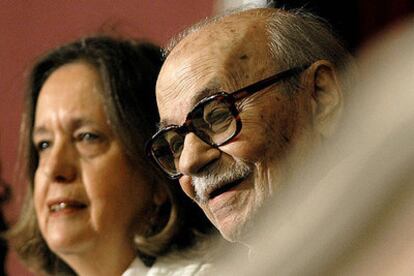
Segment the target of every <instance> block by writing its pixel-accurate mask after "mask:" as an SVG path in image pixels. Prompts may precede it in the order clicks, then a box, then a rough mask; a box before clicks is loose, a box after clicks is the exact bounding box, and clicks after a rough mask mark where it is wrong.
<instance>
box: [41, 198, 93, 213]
mask: <svg viewBox="0 0 414 276" xmlns="http://www.w3.org/2000/svg"><path fill="white" fill-rule="evenodd" d="M48 207H49V211H50V212H52V213H56V212H60V211H63V210H67V209H83V208H86V207H87V205H86V204H85V203H82V202H80V201H77V200H68V199H61V200H54V201H52V202H50V203H49V204H48Z"/></svg>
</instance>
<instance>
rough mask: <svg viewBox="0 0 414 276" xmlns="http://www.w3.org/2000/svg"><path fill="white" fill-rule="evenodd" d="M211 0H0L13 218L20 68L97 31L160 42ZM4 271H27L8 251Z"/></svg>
mask: <svg viewBox="0 0 414 276" xmlns="http://www.w3.org/2000/svg"><path fill="white" fill-rule="evenodd" d="M213 2H214V0H197V1H193V0H175V1H173V0H135V1H133V0H130V1H128V0H121V1H119V0H117V1H113V0H77V1H73V0H59V1H56V0H41V1H25V0H1V1H0V34H1V38H0V161H1V162H0V163H1V164H2V177H3V178H4V179H5V180H6V181H8V182H9V183H11V184H12V189H13V193H14V198H13V200H12V201H11V202H10V203H9V204H8V205H7V206H6V209H5V210H4V211H5V214H6V216H7V219H8V220H9V222H10V223H11V222H13V221H14V220H15V219H16V216H17V213H18V211H19V206H20V204H21V196H22V190H23V189H22V187H20V186H19V185H18V184H17V183H13V175H14V166H15V162H16V155H17V144H18V132H19V120H20V114H21V110H22V106H21V103H22V100H23V99H22V98H23V88H24V83H25V72H27V70H28V69H29V68H30V65H31V64H32V62H33V60H34V59H35V58H36V57H37V56H39V55H40V54H42V53H43V52H45V51H46V50H48V49H50V48H53V47H55V46H57V45H59V44H62V43H63V42H67V41H70V40H73V39H76V38H78V37H80V36H84V35H88V34H93V33H95V32H97V31H98V30H101V29H104V30H107V29H110V28H112V27H115V29H116V30H117V31H118V32H121V33H123V34H128V35H132V36H134V37H144V38H148V39H150V40H152V41H153V42H157V43H161V44H164V43H165V42H166V41H167V40H168V39H169V38H170V37H171V36H172V35H173V34H175V33H177V32H178V31H180V30H181V29H182V28H183V27H185V26H187V25H190V24H191V23H194V22H196V21H198V20H199V19H201V18H204V17H206V16H209V15H211V14H212V11H213ZM7 266H8V274H9V275H11V276H14V275H31V274H29V273H28V272H27V271H26V270H25V269H24V268H23V267H22V266H21V265H20V263H19V262H18V260H17V258H16V256H15V254H14V253H13V252H11V254H10V255H9V257H8V261H7Z"/></svg>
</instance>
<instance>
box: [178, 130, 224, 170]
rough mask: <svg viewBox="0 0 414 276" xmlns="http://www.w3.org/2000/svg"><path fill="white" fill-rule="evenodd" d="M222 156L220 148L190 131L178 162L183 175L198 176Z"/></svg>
mask: <svg viewBox="0 0 414 276" xmlns="http://www.w3.org/2000/svg"><path fill="white" fill-rule="evenodd" d="M219 157H220V150H219V149H217V148H215V147H212V146H210V145H208V144H206V143H205V142H203V141H202V140H201V139H200V138H198V137H197V136H196V135H195V134H194V133H188V134H187V135H186V137H185V140H184V147H183V150H182V152H181V156H180V160H179V163H178V170H179V171H180V172H181V173H182V174H183V175H188V176H197V175H199V174H200V173H202V172H203V169H204V168H205V167H207V165H210V164H211V163H212V162H215V161H216V160H218V158H219Z"/></svg>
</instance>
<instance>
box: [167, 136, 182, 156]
mask: <svg viewBox="0 0 414 276" xmlns="http://www.w3.org/2000/svg"><path fill="white" fill-rule="evenodd" d="M183 145H184V141H183V139H180V138H179V137H178V136H177V138H175V139H174V140H173V141H171V142H170V148H171V151H172V153H173V154H174V156H176V155H178V154H180V153H181V150H182V149H183Z"/></svg>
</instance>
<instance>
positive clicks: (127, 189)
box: [9, 37, 211, 275]
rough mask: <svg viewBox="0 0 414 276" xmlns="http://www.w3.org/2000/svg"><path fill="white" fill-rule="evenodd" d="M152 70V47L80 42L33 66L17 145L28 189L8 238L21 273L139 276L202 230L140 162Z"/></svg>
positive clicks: (151, 109) (149, 128) (150, 111)
mask: <svg viewBox="0 0 414 276" xmlns="http://www.w3.org/2000/svg"><path fill="white" fill-rule="evenodd" d="M161 63H162V62H161V54H160V49H159V48H158V47H156V46H154V45H152V44H149V43H142V42H141V43H137V42H133V41H128V40H121V39H113V38H110V37H90V38H86V39H82V40H80V41H76V42H73V43H70V44H67V45H65V46H62V47H60V48H58V49H56V50H54V51H52V52H51V53H49V54H47V55H46V56H45V57H43V58H42V59H40V61H39V62H38V63H37V64H36V65H35V66H34V68H33V70H32V72H31V77H30V82H29V89H28V94H27V97H26V109H25V110H26V112H25V114H24V116H23V123H22V140H21V143H22V149H23V154H22V160H23V161H24V164H23V165H24V169H25V171H26V178H27V180H28V181H27V182H28V185H29V189H28V193H27V196H26V202H25V205H24V207H23V210H22V214H21V217H20V218H19V221H18V223H17V224H16V225H15V226H14V228H13V229H12V232H11V233H10V234H9V238H10V240H11V241H12V244H13V246H14V247H15V249H16V251H17V252H18V254H19V255H20V256H21V258H22V259H23V260H24V261H25V263H26V264H27V265H28V266H29V267H30V268H32V269H34V270H36V271H42V272H43V273H47V274H52V275H56V274H64V275H75V274H76V275H121V274H123V273H124V275H127V274H128V275H131V274H133V273H135V274H137V275H142V274H145V273H147V272H149V271H148V270H149V269H148V267H149V266H151V265H152V264H153V263H154V262H155V263H156V258H157V256H160V255H163V254H166V253H168V252H170V251H173V250H179V249H184V248H186V247H189V246H191V245H192V244H193V243H194V242H195V236H196V233H197V232H201V233H203V232H204V233H207V232H208V231H209V229H211V228H210V224H209V223H208V222H207V220H206V219H205V218H204V216H203V215H202V214H201V212H200V211H198V209H197V208H196V207H195V206H193V205H192V204H191V203H189V202H188V201H184V200H185V199H184V197H180V198H178V197H179V193H177V191H176V190H175V185H172V184H175V183H168V182H167V180H166V179H164V178H163V176H162V174H161V173H159V172H158V171H156V170H155V169H153V167H152V166H150V165H149V164H148V163H147V162H146V160H145V153H144V143H145V141H146V139H147V138H148V137H150V134H151V133H152V132H153V131H154V126H155V123H156V122H158V117H157V116H158V115H157V109H156V105H155V99H154V87H155V81H156V77H157V74H158V71H159V69H160V66H161ZM137 256H139V258H137ZM190 263H191V262H190ZM128 267H129V268H128ZM193 267H194V266H193ZM200 269H201V270H202V265H201V266H196V269H193V270H186V271H188V272H190V274H191V273H197V271H198V270H200Z"/></svg>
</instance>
